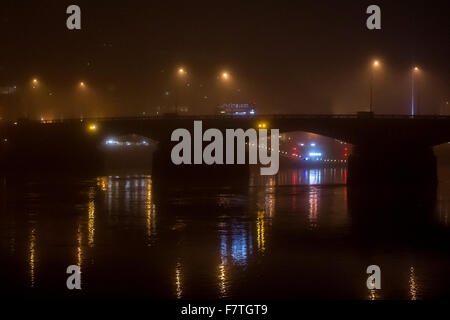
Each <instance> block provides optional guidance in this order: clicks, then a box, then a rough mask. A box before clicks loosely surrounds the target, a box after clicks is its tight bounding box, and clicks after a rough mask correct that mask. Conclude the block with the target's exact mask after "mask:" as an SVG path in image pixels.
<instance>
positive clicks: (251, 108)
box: [216, 102, 256, 116]
mask: <svg viewBox="0 0 450 320" xmlns="http://www.w3.org/2000/svg"><path fill="white" fill-rule="evenodd" d="M216 113H217V114H220V115H237V116H251V115H254V114H256V103H254V102H252V103H225V104H222V105H218V106H217V107H216Z"/></svg>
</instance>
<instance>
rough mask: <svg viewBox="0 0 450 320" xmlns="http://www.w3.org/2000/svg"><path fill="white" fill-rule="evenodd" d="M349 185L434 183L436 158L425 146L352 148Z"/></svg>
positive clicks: (349, 163) (431, 150) (431, 149)
mask: <svg viewBox="0 0 450 320" xmlns="http://www.w3.org/2000/svg"><path fill="white" fill-rule="evenodd" d="M347 182H348V184H350V185H352V184H354V185H356V184H359V185H361V184H403V185H424V184H431V185H435V184H437V165H436V157H435V155H434V151H433V148H432V147H426V146H417V145H409V146H375V145H370V146H355V147H354V150H353V154H352V155H351V156H350V158H349V160H348V176H347Z"/></svg>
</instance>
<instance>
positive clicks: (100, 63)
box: [0, 0, 450, 117]
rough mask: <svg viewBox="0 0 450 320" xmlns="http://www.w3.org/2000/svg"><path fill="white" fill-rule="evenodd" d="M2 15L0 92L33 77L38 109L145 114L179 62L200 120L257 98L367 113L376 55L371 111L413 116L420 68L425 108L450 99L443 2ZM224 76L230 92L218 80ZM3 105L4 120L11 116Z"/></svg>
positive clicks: (276, 104)
mask: <svg viewBox="0 0 450 320" xmlns="http://www.w3.org/2000/svg"><path fill="white" fill-rule="evenodd" d="M70 4H77V5H79V6H80V7H81V16H82V30H81V31H70V30H68V29H67V28H66V19H67V17H68V15H67V14H66V8H67V6H68V5H70ZM370 4H377V5H379V6H380V7H381V15H382V29H381V30H377V31H371V30H368V29H367V28H366V19H367V17H368V15H367V14H366V13H365V11H366V8H367V6H368V5H370ZM0 8H1V10H0V30H1V50H0V87H1V86H12V85H17V87H18V89H19V91H20V92H21V93H24V92H25V91H26V90H29V88H28V87H29V82H30V79H32V78H33V77H38V78H39V80H40V81H41V82H42V88H40V89H42V92H41V93H40V94H42V97H40V98H36V99H38V101H39V102H36V101H35V102H34V103H31V102H30V103H29V108H32V109H33V110H32V111H30V112H33V113H34V114H49V115H51V116H55V117H56V116H58V115H60V114H64V115H67V116H78V114H79V113H80V112H81V111H80V110H81V109H83V110H84V111H83V112H84V113H85V114H89V115H95V116H112V115H137V114H138V113H142V112H143V111H145V112H147V113H148V114H150V113H152V112H154V111H155V109H156V107H157V106H163V105H170V104H173V100H171V99H173V93H174V92H175V91H174V90H175V89H174V87H175V86H176V85H179V84H176V81H179V79H178V80H177V79H176V68H177V67H179V66H183V67H185V68H186V70H187V72H188V82H189V84H190V87H185V88H183V89H179V91H178V92H179V93H178V94H179V100H180V101H179V102H180V104H182V105H189V106H190V107H191V111H192V112H193V113H212V112H214V107H215V106H216V105H217V104H218V103H223V102H237V103H245V102H252V101H254V102H256V103H257V105H258V108H259V112H262V113H281V112H282V113H352V112H355V111H357V110H364V108H367V107H368V104H369V102H368V99H369V77H370V75H369V74H370V63H371V61H373V59H375V58H376V59H379V60H380V62H381V68H380V70H377V72H376V79H375V93H374V109H375V112H377V113H394V114H406V113H408V112H409V104H410V97H411V96H410V90H411V89H410V85H411V68H412V67H413V66H415V65H418V66H419V67H420V68H421V70H422V71H421V74H420V77H419V78H418V80H417V86H418V88H419V89H418V99H419V100H420V102H419V108H420V110H419V112H420V113H438V112H440V111H442V108H444V102H445V101H446V100H448V99H449V87H450V67H449V66H450V63H449V57H450V43H449V41H450V37H449V35H450V26H449V16H448V15H449V11H448V8H446V6H445V2H444V1H442V2H439V1H329V0H327V1H291V2H283V1H273V2H263V1H239V2H233V1H208V2H199V1H180V2H173V1H150V0H148V1H98V0H91V1H9V0H7V1H2V3H1V6H0ZM223 70H227V71H228V72H229V73H230V75H231V77H232V81H231V82H230V83H229V84H228V85H224V84H223V83H221V82H220V80H218V79H217V76H218V74H219V73H220V72H221V71H223ZM79 81H85V82H86V83H87V85H88V90H89V92H87V93H82V94H84V96H80V95H81V93H80V92H77V83H78V82H79ZM44 89H45V93H44V92H43V91H44ZM238 89H240V92H238V91H237V90H238ZM166 91H169V92H170V93H171V94H172V96H170V95H169V96H166V95H165V94H164V93H165V92H166ZM49 92H51V93H52V96H48V95H47V93H49ZM44 96H45V97H44ZM205 96H207V97H208V98H207V99H205ZM27 99H31V98H29V97H28V98H27ZM226 100H230V101H226ZM26 101H29V100H26ZM8 108H12V107H11V106H8V105H7V104H4V103H3V105H0V113H1V112H2V110H3V112H5V113H8V112H9V113H14V112H12V111H11V110H7V109H8ZM17 108H19V109H20V108H22V107H17ZM446 112H447V113H448V112H449V110H448V107H447V110H446Z"/></svg>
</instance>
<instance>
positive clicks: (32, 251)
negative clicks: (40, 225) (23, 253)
mask: <svg viewBox="0 0 450 320" xmlns="http://www.w3.org/2000/svg"><path fill="white" fill-rule="evenodd" d="M29 238H30V240H29V247H28V253H29V256H28V263H29V272H30V287H31V288H34V286H35V281H36V279H35V277H36V228H35V227H32V228H31V232H30V237H29Z"/></svg>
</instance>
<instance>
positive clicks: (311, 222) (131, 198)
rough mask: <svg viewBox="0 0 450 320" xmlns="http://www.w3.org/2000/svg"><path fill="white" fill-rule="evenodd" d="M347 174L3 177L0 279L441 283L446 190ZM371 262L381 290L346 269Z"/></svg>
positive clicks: (263, 287)
mask: <svg viewBox="0 0 450 320" xmlns="http://www.w3.org/2000/svg"><path fill="white" fill-rule="evenodd" d="M345 173H346V171H345V168H326V170H325V169H305V170H304V169H298V170H291V171H288V172H285V171H280V175H279V176H275V177H262V178H261V177H260V176H257V177H251V180H250V183H248V180H247V179H248V178H247V177H245V181H244V182H243V183H242V185H240V186H237V187H236V186H228V185H227V186H219V187H218V186H214V187H210V186H198V187H196V188H185V187H183V186H177V185H175V186H171V185H169V186H166V187H165V188H163V187H159V186H157V185H154V184H153V182H152V177H151V176H150V175H120V176H112V175H111V176H101V177H94V178H70V179H69V178H65V179H62V180H56V181H52V183H49V184H45V183H43V182H39V183H35V182H34V183H33V184H28V183H26V184H24V185H19V184H18V185H17V186H15V187H9V186H8V188H6V187H5V186H4V184H5V182H4V181H3V186H2V187H1V188H0V193H1V194H0V202H1V203H0V209H1V211H2V212H1V214H0V222H1V223H0V226H2V227H1V228H0V244H1V247H0V249H1V250H2V251H0V255H1V256H0V258H2V261H3V260H6V261H7V263H9V265H7V268H6V267H3V266H2V267H3V268H5V269H7V270H13V272H12V275H9V274H8V275H7V276H6V275H5V273H0V275H1V279H0V280H4V279H5V278H12V279H14V280H11V281H10V283H12V284H13V285H16V284H17V283H22V286H26V287H33V288H34V289H33V290H39V289H42V288H59V287H60V286H64V283H63V284H60V283H59V281H60V279H59V278H57V277H55V276H54V275H53V272H54V270H53V269H54V268H62V269H63V268H64V267H67V265H69V264H74V263H76V264H77V265H78V266H79V267H80V269H81V271H82V288H83V292H82V294H83V295H86V296H87V297H89V296H90V295H92V296H95V295H96V294H97V293H98V292H110V291H112V292H115V293H117V295H118V296H124V295H126V294H127V293H129V292H133V293H135V294H136V295H137V296H144V297H146V296H151V297H156V298H158V297H164V298H166V297H169V298H176V299H192V298H198V297H202V298H203V297H205V298H208V297H209V298H214V297H217V296H218V297H221V298H236V297H248V298H252V297H261V298H276V297H279V296H281V297H287V298H292V297H300V298H308V297H313V298H336V293H337V296H338V297H343V298H350V299H352V298H355V299H372V300H376V299H411V300H415V299H422V298H427V297H433V296H435V295H439V294H440V293H441V292H444V290H446V289H447V288H444V284H445V280H446V279H448V276H446V270H447V269H448V268H447V269H446V267H448V266H450V259H449V256H448V254H445V253H443V252H445V249H448V245H447V243H448V241H447V242H446V240H448V227H446V226H448V224H447V221H448V220H447V219H448V204H449V197H448V194H449V193H448V190H449V189H448V188H447V187H445V186H444V185H442V186H441V189H439V191H438V196H436V190H428V191H427V190H414V189H408V188H401V189H389V188H387V187H386V186H378V187H376V188H375V190H374V189H371V190H364V189H363V188H357V189H356V190H355V189H354V188H351V187H350V188H347V187H346V186H345V185H344V184H343V183H344V182H345V176H346V175H345ZM71 179H72V180H71ZM333 181H334V182H333ZM445 188H447V189H445ZM347 190H348V205H349V208H347ZM446 190H447V192H446ZM5 212H12V213H11V214H9V215H8V214H6V213H5ZM36 212H39V214H36ZM437 227H440V229H439V228H437ZM443 227H445V228H443ZM443 229H444V231H445V232H447V233H445V232H444V231H442V230H443ZM11 239H15V240H14V241H12V240H11ZM11 243H13V244H14V245H12V244H11ZM11 246H13V247H15V248H16V249H15V250H12V249H11ZM430 248H431V249H432V250H433V252H434V253H433V254H434V255H435V256H436V257H437V258H436V261H438V263H436V261H434V260H433V259H434V258H433V259H430V258H429V256H428V255H427V252H428V250H431V249H430ZM5 257H7V259H4V258H5ZM38 258H39V259H38ZM411 259H412V260H411ZM419 259H420V261H423V262H421V264H420V268H419V266H417V265H416V264H415V263H413V261H419ZM10 261H11V262H10ZM17 261H19V263H17ZM369 261H370V263H369ZM372 261H373V263H376V264H379V265H382V266H387V268H388V271H387V272H386V274H389V273H391V274H393V276H392V279H388V278H387V277H386V283H389V286H390V287H388V286H386V287H383V289H384V290H383V291H380V290H367V289H366V288H365V279H364V282H363V281H360V279H359V277H358V276H357V275H360V274H361V272H362V271H361V270H365V267H367V265H369V264H372ZM16 263H17V264H18V265H20V266H21V268H16V269H15V268H14V266H15V265H16ZM54 266H56V267H54ZM330 266H332V268H330ZM383 268H384V267H383ZM110 269H111V271H109V270H110ZM105 270H107V271H105ZM382 270H383V269H382ZM419 270H420V277H419ZM38 271H39V272H38ZM104 273H106V275H103V274H104ZM435 274H437V275H439V277H442V278H443V280H442V281H434V280H433V279H434V277H436V276H434V275H435ZM111 275H118V276H117V279H118V281H117V282H114V283H112V282H111V281H110V279H111V278H110V277H111ZM384 275H385V273H383V276H384ZM446 277H447V278H446ZM394 278H395V279H394ZM17 279H20V280H21V281H17ZM383 279H384V278H383ZM430 279H432V280H430ZM37 280H39V281H37ZM388 281H389V282H388ZM3 282H4V281H2V283H3ZM11 286H12V285H11ZM363 286H364V287H363ZM354 288H356V289H354ZM55 290H57V289H55Z"/></svg>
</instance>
